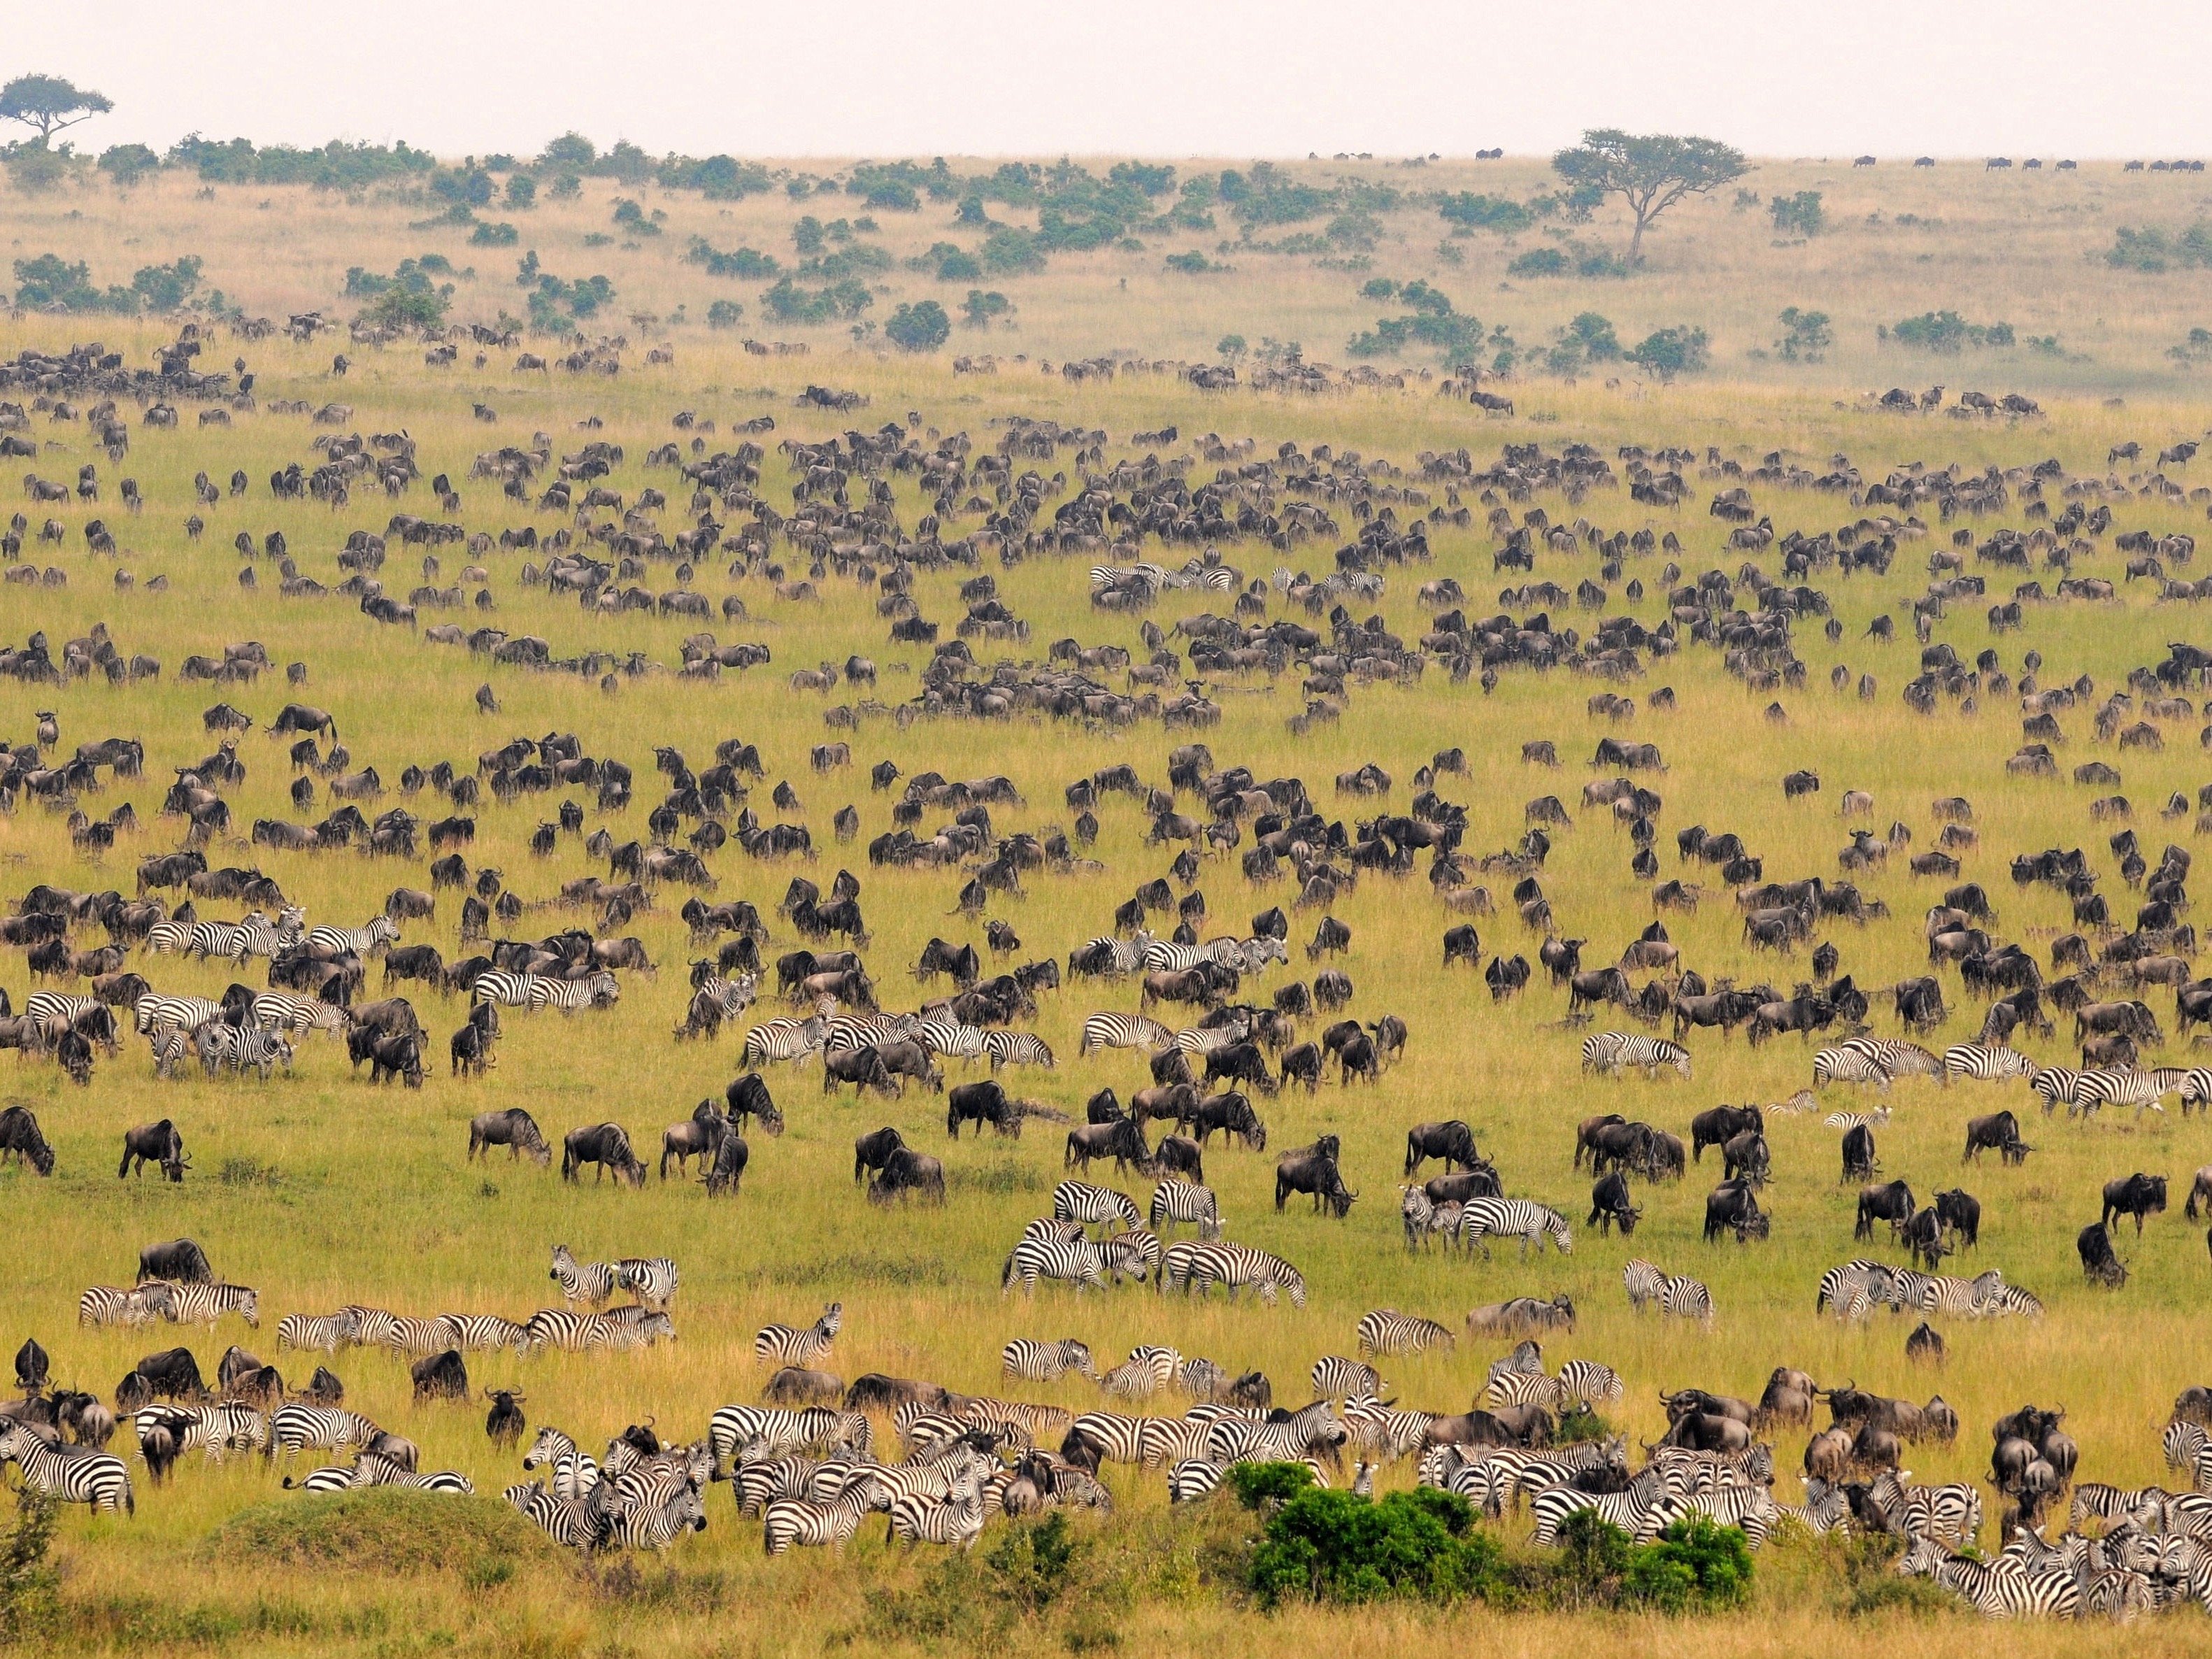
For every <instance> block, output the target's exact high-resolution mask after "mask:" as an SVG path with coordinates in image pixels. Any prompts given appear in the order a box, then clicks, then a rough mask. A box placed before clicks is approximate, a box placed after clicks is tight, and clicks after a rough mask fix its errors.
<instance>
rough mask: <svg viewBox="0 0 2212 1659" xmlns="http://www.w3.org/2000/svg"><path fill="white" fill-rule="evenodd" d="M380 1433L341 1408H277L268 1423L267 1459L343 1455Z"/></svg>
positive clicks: (366, 1443) (373, 1425)
mask: <svg viewBox="0 0 2212 1659" xmlns="http://www.w3.org/2000/svg"><path fill="white" fill-rule="evenodd" d="M381 1432H382V1431H381V1430H380V1429H379V1428H378V1427H377V1426H376V1425H375V1424H374V1423H372V1422H370V1421H369V1420H368V1419H367V1418H365V1417H363V1416H362V1414H361V1413H359V1412H349V1411H347V1410H346V1409H345V1408H344V1407H340V1406H279V1407H277V1408H276V1413H275V1414H274V1415H272V1416H271V1417H270V1419H269V1455H270V1456H271V1457H279V1456H283V1457H289V1456H290V1455H292V1454H293V1453H294V1452H297V1451H307V1450H313V1451H343V1450H345V1449H347V1448H349V1447H355V1446H366V1445H368V1443H369V1442H371V1441H372V1440H374V1439H375V1438H376V1437H377V1436H378V1435H379V1434H380V1433H381Z"/></svg>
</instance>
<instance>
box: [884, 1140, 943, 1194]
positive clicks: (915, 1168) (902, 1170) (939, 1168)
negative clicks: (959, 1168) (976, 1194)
mask: <svg viewBox="0 0 2212 1659" xmlns="http://www.w3.org/2000/svg"><path fill="white" fill-rule="evenodd" d="M909 1193H919V1194H921V1196H922V1197H923V1198H925V1199H927V1200H931V1201H932V1202H933V1203H938V1204H942V1203H943V1202H945V1165H944V1164H941V1163H939V1161H938V1160H937V1159H935V1158H930V1157H928V1156H927V1155H925V1154H923V1153H921V1152H915V1150H914V1148H912V1147H911V1146H901V1147H899V1148H898V1149H897V1150H896V1151H895V1152H892V1153H891V1155H890V1158H888V1159H886V1160H885V1162H884V1167H883V1170H882V1173H880V1174H879V1175H878V1176H876V1177H875V1179H874V1180H872V1181H871V1182H869V1183H868V1197H869V1199H870V1200H871V1201H872V1202H875V1203H878V1204H881V1203H886V1202H888V1201H889V1200H891V1199H894V1198H902V1197H904V1196H905V1195H906V1194H909Z"/></svg>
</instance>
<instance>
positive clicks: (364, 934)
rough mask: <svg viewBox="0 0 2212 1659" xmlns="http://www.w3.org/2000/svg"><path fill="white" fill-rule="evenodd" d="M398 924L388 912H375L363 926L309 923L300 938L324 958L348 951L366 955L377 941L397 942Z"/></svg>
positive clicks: (389, 943) (375, 945)
mask: <svg viewBox="0 0 2212 1659" xmlns="http://www.w3.org/2000/svg"><path fill="white" fill-rule="evenodd" d="M398 942H399V926H398V923H397V922H395V921H392V918H391V917H389V916H375V917H372V918H371V919H370V921H369V923H368V927H310V928H309V929H308V930H307V938H306V939H302V940H301V944H303V945H306V946H307V949H308V950H309V951H313V953H314V954H315V955H317V956H319V957H324V958H325V959H326V960H327V959H328V958H330V957H342V956H343V955H345V954H346V952H348V951H351V952H352V953H353V954H354V955H356V956H357V957H368V955H369V954H370V953H371V952H373V951H374V950H375V949H376V948H377V946H379V945H397V944H398Z"/></svg>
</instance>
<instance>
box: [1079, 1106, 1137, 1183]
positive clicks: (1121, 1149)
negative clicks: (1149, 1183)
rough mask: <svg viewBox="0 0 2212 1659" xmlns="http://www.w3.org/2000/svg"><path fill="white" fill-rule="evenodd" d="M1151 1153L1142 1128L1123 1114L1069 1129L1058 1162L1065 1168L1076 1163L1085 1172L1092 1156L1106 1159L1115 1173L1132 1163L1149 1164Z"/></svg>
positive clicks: (1089, 1165)
mask: <svg viewBox="0 0 2212 1659" xmlns="http://www.w3.org/2000/svg"><path fill="white" fill-rule="evenodd" d="M1095 1158H1112V1159H1113V1160H1114V1168H1115V1170H1116V1172H1119V1171H1121V1170H1126V1169H1127V1168H1128V1166H1129V1165H1130V1164H1149V1163H1150V1162H1151V1161H1152V1148H1151V1147H1150V1146H1147V1145H1146V1142H1145V1131H1144V1127H1143V1126H1142V1125H1141V1124H1139V1122H1138V1121H1136V1120H1135V1119H1134V1118H1126V1117H1125V1118H1121V1119H1118V1120H1117V1121H1115V1122H1112V1123H1093V1124H1085V1125H1083V1126H1082V1127H1078V1128H1073V1129H1070V1130H1069V1131H1068V1132H1067V1146H1066V1152H1065V1154H1064V1155H1063V1157H1062V1159H1061V1163H1062V1165H1063V1167H1065V1168H1067V1169H1073V1168H1074V1167H1075V1166H1076V1165H1078V1164H1080V1165H1082V1167H1083V1169H1084V1170H1085V1172H1086V1173H1087V1172H1088V1171H1089V1170H1090V1168H1091V1162H1092V1160H1093V1159H1095Z"/></svg>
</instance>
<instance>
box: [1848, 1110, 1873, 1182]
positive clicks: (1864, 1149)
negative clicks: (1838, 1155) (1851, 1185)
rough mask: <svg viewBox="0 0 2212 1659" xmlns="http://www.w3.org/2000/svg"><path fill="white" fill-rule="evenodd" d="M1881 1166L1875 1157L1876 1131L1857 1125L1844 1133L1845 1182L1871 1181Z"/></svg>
mask: <svg viewBox="0 0 2212 1659" xmlns="http://www.w3.org/2000/svg"><path fill="white" fill-rule="evenodd" d="M1880 1168H1881V1164H1880V1161H1879V1160H1878V1159H1876V1158H1875V1152H1874V1131H1873V1130H1872V1129H1870V1128H1869V1127H1867V1126H1866V1125H1865V1124H1863V1123H1855V1124H1853V1125H1852V1126H1851V1127H1850V1128H1848V1129H1846V1130H1844V1173H1843V1176H1842V1179H1843V1180H1844V1181H1871V1180H1873V1179H1874V1176H1875V1170H1878V1169H1880Z"/></svg>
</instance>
